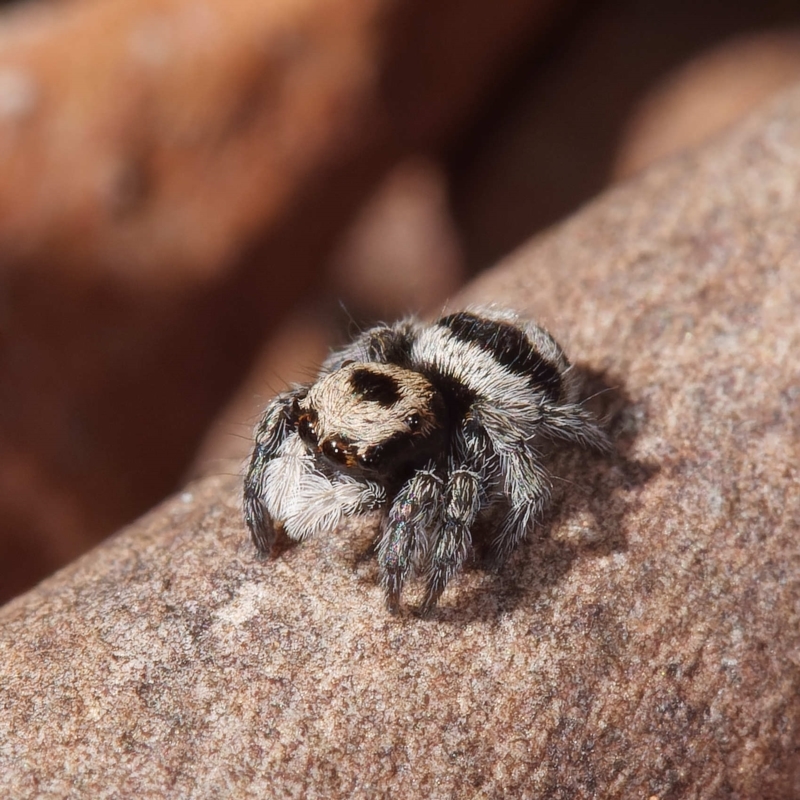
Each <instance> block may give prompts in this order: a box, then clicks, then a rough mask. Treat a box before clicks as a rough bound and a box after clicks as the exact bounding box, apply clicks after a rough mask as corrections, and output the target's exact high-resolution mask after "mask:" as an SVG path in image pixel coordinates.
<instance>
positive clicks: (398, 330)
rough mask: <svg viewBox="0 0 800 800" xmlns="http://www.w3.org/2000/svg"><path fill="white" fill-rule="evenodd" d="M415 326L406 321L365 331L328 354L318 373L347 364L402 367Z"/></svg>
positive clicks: (406, 357) (406, 360)
mask: <svg viewBox="0 0 800 800" xmlns="http://www.w3.org/2000/svg"><path fill="white" fill-rule="evenodd" d="M419 327H420V324H419V323H418V322H416V321H415V320H413V319H406V320H401V321H400V322H396V323H394V325H376V326H375V327H373V328H369V329H367V330H366V331H364V332H363V333H362V334H361V335H360V336H358V337H357V338H356V339H355V340H353V341H352V342H351V343H350V344H348V345H346V346H345V347H342V348H341V349H339V350H336V351H335V352H333V353H331V355H330V356H328V358H326V359H325V361H324V362H323V364H322V369H321V370H320V374H321V375H326V374H328V373H330V372H333V371H334V370H337V369H339V368H340V367H341V366H342V365H343V364H344V363H345V362H347V361H356V362H358V363H368V362H374V363H379V364H397V365H399V366H405V365H406V364H407V363H408V358H409V352H410V350H411V345H412V344H413V342H414V340H415V338H416V336H417V333H418V330H419Z"/></svg>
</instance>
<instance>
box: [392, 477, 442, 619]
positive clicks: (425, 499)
mask: <svg viewBox="0 0 800 800" xmlns="http://www.w3.org/2000/svg"><path fill="white" fill-rule="evenodd" d="M441 491H442V480H441V478H439V477H438V476H437V475H436V473H435V472H434V470H433V469H432V468H427V469H424V470H420V471H419V472H417V473H415V474H414V476H413V477H412V478H411V479H410V480H409V481H408V482H407V483H406V484H405V485H404V486H403V488H402V489H401V490H400V491H399V492H398V493H397V496H396V497H395V500H394V502H393V503H392V507H391V508H390V509H389V514H388V516H387V518H386V524H385V527H384V531H383V536H382V537H381V541H380V544H379V545H378V561H379V563H380V567H381V579H382V583H383V587H384V589H385V591H386V605H387V606H388V608H389V609H390V610H391V611H396V610H397V609H398V607H399V605H400V593H401V592H402V590H403V584H404V583H405V580H406V578H407V577H408V574H409V573H410V572H411V571H412V570H413V569H414V568H415V565H416V564H418V563H419V562H420V561H424V560H425V557H426V556H425V547H426V544H427V535H428V533H429V531H430V530H431V529H432V528H434V527H435V526H436V524H437V517H438V516H439V502H440V495H441Z"/></svg>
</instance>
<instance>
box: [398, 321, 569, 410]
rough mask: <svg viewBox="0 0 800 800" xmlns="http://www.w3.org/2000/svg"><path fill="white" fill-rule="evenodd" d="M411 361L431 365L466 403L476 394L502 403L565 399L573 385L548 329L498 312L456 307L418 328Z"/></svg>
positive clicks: (559, 351) (567, 398)
mask: <svg viewBox="0 0 800 800" xmlns="http://www.w3.org/2000/svg"><path fill="white" fill-rule="evenodd" d="M412 352H413V360H414V362H415V363H417V364H419V365H421V368H423V369H425V368H426V367H427V368H428V369H429V370H434V371H435V372H436V373H437V374H438V375H440V376H441V378H440V379H444V381H445V383H446V384H447V382H448V381H449V384H450V386H451V387H452V388H451V391H453V390H456V391H458V392H460V393H461V394H462V396H463V397H464V398H465V400H466V401H468V402H467V403H466V404H467V405H469V404H470V403H471V402H472V401H474V400H475V399H478V398H483V399H488V400H490V401H492V402H493V403H497V404H499V405H501V406H502V405H505V401H508V403H509V404H511V405H515V404H516V403H526V402H527V403H531V402H533V401H534V400H535V399H536V398H542V399H545V400H547V401H549V402H552V403H559V402H569V401H570V400H571V399H572V397H571V395H572V393H573V390H572V386H571V384H570V382H569V381H568V380H566V373H567V370H568V369H569V362H568V361H567V359H566V357H565V355H564V353H563V351H562V350H561V348H560V347H559V346H558V344H557V343H556V342H555V340H554V339H553V338H552V336H550V334H549V333H547V331H545V330H544V329H542V328H539V327H538V326H536V325H534V324H533V323H529V324H527V325H525V326H524V327H523V326H520V325H519V323H518V321H517V320H513V321H512V319H511V318H509V317H506V316H504V315H502V314H495V315H491V312H488V313H486V314H480V315H479V314H476V313H473V312H469V311H461V312H459V313H457V314H450V315H449V316H446V317H443V318H442V319H440V320H438V321H437V322H436V323H435V324H434V325H432V326H430V327H429V328H427V329H425V330H424V331H422V333H421V334H420V336H419V338H418V339H417V341H416V342H415V344H414V348H413V351H412Z"/></svg>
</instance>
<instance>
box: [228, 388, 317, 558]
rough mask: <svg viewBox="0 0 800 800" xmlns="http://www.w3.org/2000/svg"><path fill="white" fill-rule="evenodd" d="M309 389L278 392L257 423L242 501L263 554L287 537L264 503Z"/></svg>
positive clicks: (254, 539)
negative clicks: (271, 471)
mask: <svg viewBox="0 0 800 800" xmlns="http://www.w3.org/2000/svg"><path fill="white" fill-rule="evenodd" d="M307 393H308V387H307V386H299V387H296V388H294V389H290V390H289V391H287V392H283V393H281V394H279V395H277V396H276V397H275V398H273V399H272V401H270V403H269V405H267V407H266V409H265V410H264V414H263V415H262V417H261V421H260V422H259V423H258V426H257V427H256V432H255V446H254V447H253V454H252V456H251V457H250V464H249V465H248V468H247V474H246V475H245V479H244V491H243V495H242V505H243V509H244V519H245V522H246V523H247V527H248V529H249V530H250V537H251V539H252V540H253V544H254V545H255V546H256V549H257V550H258V552H259V553H260V554H262V555H266V554H269V553H271V552H272V551H273V549H275V548H276V547H280V545H281V544H282V540H283V532H282V526H281V525H280V524H276V523H275V521H274V520H273V519H272V517H271V516H270V514H269V513H268V511H267V508H266V505H265V503H264V496H265V494H266V490H267V487H266V481H267V470H268V467H269V464H270V462H271V461H272V460H273V459H274V458H276V457H277V456H278V454H279V452H280V450H281V447H282V446H283V443H284V442H285V441H286V439H287V438H288V436H289V435H290V434H291V433H292V432H293V430H294V421H293V417H292V408H293V406H294V404H295V403H296V402H297V401H298V400H300V399H302V398H303V397H305V396H306V394H307Z"/></svg>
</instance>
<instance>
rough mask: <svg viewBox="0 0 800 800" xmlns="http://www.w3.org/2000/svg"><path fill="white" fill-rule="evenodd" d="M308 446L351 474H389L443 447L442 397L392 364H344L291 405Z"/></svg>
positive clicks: (422, 380) (416, 376)
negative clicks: (293, 406)
mask: <svg viewBox="0 0 800 800" xmlns="http://www.w3.org/2000/svg"><path fill="white" fill-rule="evenodd" d="M294 417H295V420H296V425H297V432H298V433H299V435H300V438H301V439H302V440H303V442H304V443H305V445H306V447H308V449H309V450H310V451H311V452H313V453H315V454H316V455H319V456H321V457H322V458H324V459H325V460H326V461H328V463H330V464H331V465H332V466H334V467H336V468H338V469H342V470H345V471H347V472H352V473H355V474H364V473H368V474H370V475H371V476H383V477H387V478H388V477H392V476H394V475H396V474H397V473H398V472H400V471H402V470H403V469H404V468H406V467H409V466H417V465H421V464H422V463H423V462H424V461H425V460H427V459H428V458H430V457H431V456H432V455H433V454H435V453H436V452H437V451H438V450H440V449H442V448H443V446H444V437H445V428H446V425H445V405H444V401H443V400H442V396H441V395H440V394H439V392H438V391H437V390H436V389H435V388H434V387H433V386H432V385H431V383H430V382H429V381H428V380H427V379H426V378H424V377H423V376H422V375H420V374H419V373H418V372H413V371H411V370H407V369H403V368H401V367H397V366H394V365H390V364H374V363H371V364H359V363H354V362H345V364H344V365H343V366H342V367H341V368H340V369H338V370H336V371H335V372H332V373H331V374H330V375H326V376H325V377H324V378H322V379H321V380H319V381H317V383H315V384H314V385H313V386H312V387H311V389H310V390H309V392H308V395H307V396H306V397H305V398H303V399H302V400H300V401H298V402H297V403H296V404H295V408H294Z"/></svg>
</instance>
